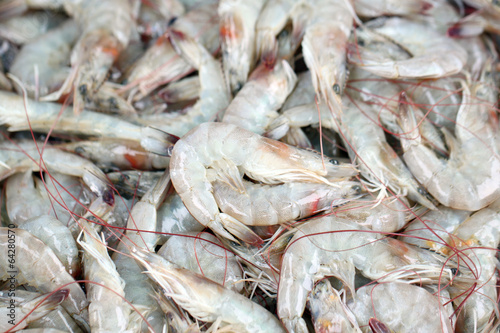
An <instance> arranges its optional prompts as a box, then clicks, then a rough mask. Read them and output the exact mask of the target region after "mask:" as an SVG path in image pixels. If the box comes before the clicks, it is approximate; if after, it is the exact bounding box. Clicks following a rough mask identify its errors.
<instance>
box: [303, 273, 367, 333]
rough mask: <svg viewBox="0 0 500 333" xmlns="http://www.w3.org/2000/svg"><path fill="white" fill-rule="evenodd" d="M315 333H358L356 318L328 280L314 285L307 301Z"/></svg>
mask: <svg viewBox="0 0 500 333" xmlns="http://www.w3.org/2000/svg"><path fill="white" fill-rule="evenodd" d="M308 308H309V310H310V311H311V316H312V322H313V325H314V330H315V332H321V333H336V332H345V333H351V332H353V333H360V332H361V330H360V329H359V326H358V323H357V322H356V317H354V314H353V313H352V312H351V310H350V309H349V308H348V307H347V305H346V304H345V294H344V299H342V297H341V295H340V293H339V291H337V290H336V289H335V288H333V287H332V285H331V284H330V281H328V279H324V280H321V281H319V282H318V283H316V285H315V286H314V289H313V290H312V291H311V294H310V295H309V299H308Z"/></svg>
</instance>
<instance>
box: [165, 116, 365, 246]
mask: <svg viewBox="0 0 500 333" xmlns="http://www.w3.org/2000/svg"><path fill="white" fill-rule="evenodd" d="M207 169H212V170H213V171H214V172H211V173H212V175H213V174H214V173H215V175H216V177H217V178H219V179H221V180H223V181H226V182H228V183H229V184H233V185H234V186H235V187H236V188H239V189H241V190H244V186H243V185H242V183H241V176H242V175H241V174H242V173H245V174H246V175H248V176H249V177H251V178H253V179H254V180H257V181H262V182H264V183H267V184H278V183H282V182H291V181H303V182H313V183H324V184H330V185H332V186H335V184H334V183H332V182H331V180H332V178H343V177H350V176H353V175H355V174H356V170H355V169H354V167H353V166H352V165H349V164H345V165H338V162H337V161H331V162H330V161H328V162H327V161H325V164H324V165H323V163H322V159H321V157H320V156H319V155H316V154H315V153H314V152H310V151H306V150H301V149H298V148H295V147H292V146H288V145H286V144H284V143H280V142H278V141H274V140H271V139H267V138H264V137H261V136H260V135H257V134H255V133H252V132H249V131H247V130H244V129H242V128H239V127H237V126H235V125H232V124H227V123H204V124H201V125H199V126H198V127H196V128H194V129H193V130H191V131H190V132H189V133H188V134H186V135H185V136H184V137H183V138H182V139H181V140H179V141H178V142H177V143H176V145H175V146H174V149H173V151H172V157H171V159H170V175H171V178H172V184H173V185H174V187H175V189H176V191H177V193H178V194H179V196H180V197H181V199H182V201H183V202H184V204H185V205H186V207H187V209H188V210H189V211H190V212H191V214H192V215H193V216H194V218H196V219H197V220H198V222H200V223H201V224H203V225H204V226H207V227H209V228H211V229H212V230H213V231H214V232H216V233H217V234H218V235H220V236H223V237H226V238H229V239H231V240H235V237H237V238H240V239H242V240H244V241H246V242H250V243H255V242H260V241H261V240H260V238H259V237H258V236H257V235H255V234H254V233H253V232H252V231H251V230H250V229H249V228H248V227H246V226H245V225H244V224H243V223H241V222H240V221H238V220H237V219H235V218H233V217H231V216H229V215H227V214H224V213H220V212H219V208H218V206H217V202H216V200H215V197H214V195H213V193H212V191H211V185H210V183H211V181H213V180H214V179H209V178H208V175H207ZM233 235H234V236H235V237H234V236H233Z"/></svg>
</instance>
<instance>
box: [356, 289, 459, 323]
mask: <svg viewBox="0 0 500 333" xmlns="http://www.w3.org/2000/svg"><path fill="white" fill-rule="evenodd" d="M402 300H405V301H402ZM348 306H349V308H350V309H351V311H352V312H353V313H354V314H355V315H356V319H357V320H358V324H359V326H360V327H363V326H364V329H363V332H367V333H368V332H371V331H370V330H369V328H368V327H367V326H368V321H369V319H370V318H373V317H375V318H377V320H380V321H382V322H383V323H384V324H386V325H387V327H388V328H389V329H390V330H391V331H394V332H415V333H424V332H443V333H452V332H454V330H453V328H452V326H451V322H450V320H449V319H448V318H447V312H446V310H445V309H444V308H443V306H442V305H441V303H440V302H439V299H438V298H437V297H436V296H434V295H432V294H431V293H429V292H428V291H426V290H425V289H423V288H420V287H418V286H414V285H409V284H406V283H397V282H389V283H381V284H377V285H371V286H366V287H362V288H360V289H358V291H357V292H356V298H355V299H353V300H352V301H350V302H349V303H348ZM422 318H425V320H422Z"/></svg>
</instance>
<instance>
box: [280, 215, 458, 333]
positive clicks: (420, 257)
mask: <svg viewBox="0 0 500 333" xmlns="http://www.w3.org/2000/svg"><path fill="white" fill-rule="evenodd" d="M297 229H298V230H297V232H296V233H295V235H294V236H293V238H292V240H291V241H290V243H289V244H288V248H287V250H286V251H285V254H284V255H283V259H282V265H281V275H280V283H279V289H278V317H279V318H280V319H281V320H282V322H283V323H284V325H285V327H286V328H287V329H288V330H289V332H307V328H306V325H305V322H304V320H303V319H302V318H301V317H302V313H303V311H304V308H305V306H306V300H307V296H308V294H309V292H310V291H311V290H312V289H313V286H314V283H315V282H316V281H318V280H320V279H322V278H324V277H326V276H334V277H336V278H338V279H339V280H341V281H342V283H343V284H344V285H345V286H347V287H348V291H349V292H350V293H351V294H352V295H354V275H355V268H356V269H357V270H359V271H360V272H361V274H363V275H364V276H366V277H368V278H370V279H373V280H375V279H379V280H380V281H394V280H409V282H411V281H412V280H413V281H415V282H418V283H429V282H431V283H436V282H437V281H438V280H440V281H441V282H442V283H443V282H446V281H447V279H448V278H447V273H449V276H451V263H447V265H445V258H444V257H440V256H439V255H437V254H433V253H432V252H429V251H426V250H422V249H420V248H417V247H413V246H411V245H407V244H405V243H403V242H401V241H398V240H395V239H392V238H383V236H381V235H380V234H376V233H372V232H370V231H369V229H367V228H365V227H363V226H361V225H359V224H358V223H356V222H353V221H350V220H346V219H342V218H336V217H334V216H333V215H331V216H325V217H321V218H316V219H313V220H310V221H309V222H308V223H305V224H303V225H300V226H298V227H297ZM464 276H465V272H464ZM456 280H457V279H455V281H456ZM465 282H468V281H465Z"/></svg>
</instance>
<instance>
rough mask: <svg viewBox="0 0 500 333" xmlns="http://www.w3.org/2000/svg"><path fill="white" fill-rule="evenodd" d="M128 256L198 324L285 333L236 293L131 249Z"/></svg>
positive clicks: (252, 304)
mask: <svg viewBox="0 0 500 333" xmlns="http://www.w3.org/2000/svg"><path fill="white" fill-rule="evenodd" d="M132 256H133V257H134V258H135V259H136V260H137V261H138V262H139V263H140V264H141V266H143V267H144V268H145V269H146V273H147V274H148V276H149V277H150V278H151V279H152V280H154V281H155V282H156V283H157V284H158V285H159V286H160V287H161V288H162V289H163V290H164V294H165V296H167V297H171V298H172V299H173V300H174V301H175V302H176V303H177V304H178V305H179V306H180V307H182V308H183V309H185V310H186V311H188V312H189V313H190V314H191V315H192V316H193V317H195V318H197V319H198V320H201V321H205V322H214V321H218V322H220V323H221V325H222V326H231V328H232V329H233V330H235V331H238V332H252V333H258V332H262V333H263V332H273V333H278V332H283V333H284V332H285V331H284V329H283V327H282V326H281V324H280V322H279V321H278V320H277V319H276V317H274V315H273V314H272V313H270V312H269V311H267V310H266V309H264V308H263V307H261V306H260V305H258V304H256V303H254V302H252V301H251V300H249V299H248V298H246V297H244V296H242V295H240V294H238V293H237V292H234V291H232V290H230V289H227V288H224V287H222V286H221V285H219V284H217V283H215V282H212V281H210V280H208V279H206V278H204V277H203V276H200V275H198V274H195V273H192V272H191V271H189V270H187V269H183V268H180V267H179V266H177V265H175V264H173V263H171V262H169V261H167V260H165V259H163V258H162V257H160V256H158V255H156V254H154V253H151V252H147V251H144V250H142V249H137V248H134V249H133V252H132Z"/></svg>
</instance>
